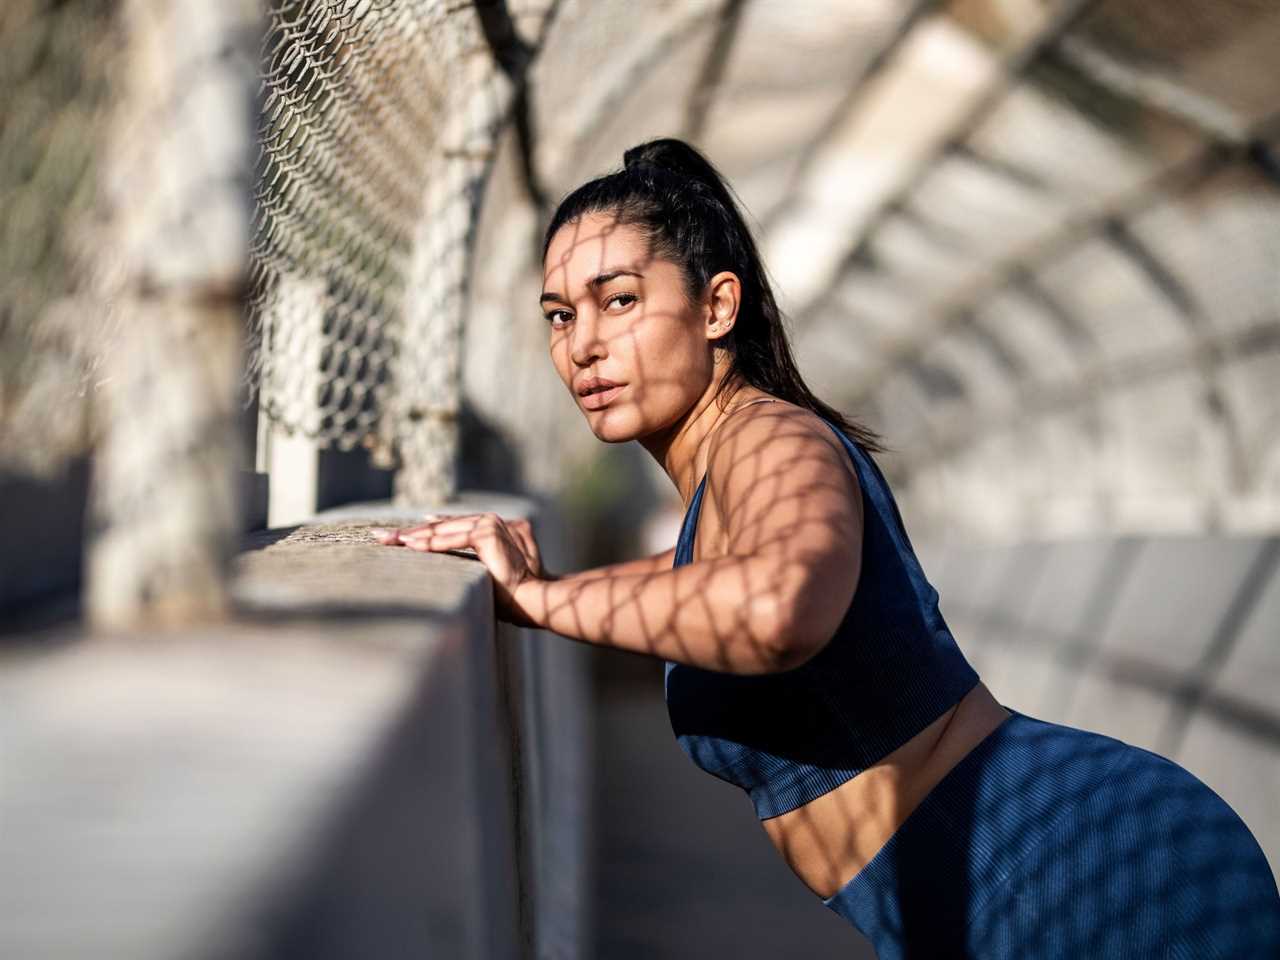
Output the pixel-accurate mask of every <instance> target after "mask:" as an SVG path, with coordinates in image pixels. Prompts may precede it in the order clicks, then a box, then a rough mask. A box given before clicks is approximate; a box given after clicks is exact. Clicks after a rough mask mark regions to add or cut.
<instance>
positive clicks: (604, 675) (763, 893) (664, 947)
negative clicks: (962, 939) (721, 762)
mask: <svg viewBox="0 0 1280 960" xmlns="http://www.w3.org/2000/svg"><path fill="white" fill-rule="evenodd" d="M595 657H596V661H595V663H594V667H595V679H596V704H597V711H598V715H597V727H596V733H595V743H596V758H595V771H596V787H595V790H596V794H595V808H594V810H595V818H596V823H597V831H598V832H597V836H596V843H595V850H594V857H593V863H592V865H593V867H594V880H593V882H594V885H595V889H596V892H597V900H596V903H595V929H596V938H595V939H596V942H595V948H594V949H593V950H592V951H590V956H593V957H600V958H605V960H633V958H635V960H639V958H645V960H651V958H673V960H675V958H695V957H696V958H700V960H705V958H717V960H718V958H734V960H754V958H766V957H767V958H786V957H807V958H812V957H841V958H849V960H859V958H874V957H875V953H874V951H872V949H871V946H870V944H869V943H868V942H867V941H866V940H865V939H864V938H863V937H862V936H861V935H860V934H859V933H858V932H857V931H856V930H855V929H854V928H853V927H852V926H850V925H849V924H848V923H847V922H846V921H845V920H843V919H841V918H840V917H838V916H837V915H836V914H834V913H832V912H831V911H830V910H828V909H827V908H826V907H824V906H823V905H822V901H821V900H820V899H818V898H817V897H816V896H815V895H814V894H812V893H811V892H810V891H809V890H808V888H806V887H805V886H804V885H803V884H802V883H801V882H800V880H799V879H798V878H797V877H796V876H795V875H794V874H793V873H792V872H791V871H790V870H789V869H788V867H787V865H786V864H785V863H784V862H783V860H782V858H781V857H780V856H779V855H778V853H777V851H776V850H774V848H773V845H772V844H771V843H770V842H769V840H768V837H767V836H766V835H765V833H764V831H763V830H761V829H760V826H759V821H757V820H756V817H755V813H754V811H753V809H752V807H751V804H750V802H749V801H748V799H747V796H746V794H745V793H743V792H742V791H741V790H739V789H738V788H737V787H734V786H732V785H730V784H727V783H724V782H722V781H720V780H717V779H715V778H714V777H711V776H708V775H707V774H705V773H703V772H702V771H701V770H699V769H698V768H696V767H695V766H694V765H693V764H692V763H691V762H690V761H689V759H688V758H687V757H686V756H685V755H684V753H683V752H682V751H681V749H680V747H679V745H678V744H677V743H676V741H675V738H674V737H673V736H672V733H671V725H670V723H669V722H668V720H667V712H666V705H665V704H664V703H663V699H662V664H661V662H660V661H657V660H653V659H651V658H646V657H639V656H633V655H630V654H625V653H618V652H616V651H597V652H595Z"/></svg>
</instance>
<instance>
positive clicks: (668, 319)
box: [383, 140, 1280, 960]
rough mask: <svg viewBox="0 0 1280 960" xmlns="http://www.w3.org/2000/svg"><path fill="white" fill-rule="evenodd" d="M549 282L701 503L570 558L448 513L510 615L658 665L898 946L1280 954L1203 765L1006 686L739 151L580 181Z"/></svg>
mask: <svg viewBox="0 0 1280 960" xmlns="http://www.w3.org/2000/svg"><path fill="white" fill-rule="evenodd" d="M543 252H544V256H543V287H542V294H541V304H542V309H543V314H544V316H545V322H546V325H547V330H548V338H549V343H550V352H551V359H552V362H553V363H554V364H555V368H556V371H557V372H558V373H559V375H560V378H561V379H562V380H563V381H564V384H565V386H566V388H568V390H569V392H570V394H571V395H572V396H573V398H574V401H575V402H576V403H577V405H578V407H579V409H580V410H581V411H582V414H583V416H584V417H585V418H586V420H587V424H588V426H589V427H590V428H591V430H592V432H593V433H594V434H595V435H596V436H597V437H598V438H599V439H601V440H603V441H605V442H607V443H620V442H623V441H627V440H637V441H639V442H640V443H641V444H642V445H643V446H644V448H645V449H646V450H648V452H649V453H650V454H652V455H653V457H654V459H655V460H657V462H658V463H659V464H660V465H661V466H662V468H663V469H664V470H665V471H666V473H667V475H668V476H669V477H670V478H671V482H672V483H673V484H675V487H676V489H677V490H678V491H679V493H680V497H681V499H682V500H683V501H684V503H685V505H686V514H685V519H684V525H683V528H682V530H681V532H680V536H679V539H678V542H677V544H676V546H675V548H674V549H673V550H668V551H666V552H664V553H661V554H658V555H657V556H653V557H647V558H644V559H639V560H634V561H630V562H626V563H619V564H615V565H612V566H606V567H601V568H598V569H593V570H588V571H585V572H583V573H577V574H572V575H568V576H552V575H550V574H548V573H546V572H545V571H544V570H543V569H542V564H541V561H540V559H539V554H538V547H537V544H536V542H535V541H534V538H533V535H532V532H531V530H530V527H529V525H528V524H527V523H525V522H523V521H508V520H504V519H502V518H500V517H497V516H494V515H471V516H452V517H436V518H430V519H429V520H428V522H425V523H423V524H421V525H419V526H415V527H412V528H406V529H401V530H398V531H392V532H389V533H387V534H386V535H385V536H384V537H383V541H384V542H386V543H388V544H401V545H404V546H408V547H411V548H413V549H417V550H424V551H425V550H433V551H434V550H453V549H457V548H462V547H471V548H474V549H475V551H476V552H477V554H478V555H479V557H480V559H481V560H482V561H483V562H484V564H485V566H486V567H487V568H488V570H489V572H490V573H491V574H492V576H493V580H494V587H495V594H496V598H497V604H498V607H499V612H500V614H501V615H502V616H503V617H504V618H506V619H509V620H511V621H513V622H515V623H519V624H524V625H529V626H534V627H541V628H545V629H547V630H551V631H554V632H556V633H559V634H561V635H563V636H566V637H570V638H573V639H576V640H580V641H584V642H587V643H593V644H599V645H602V646H608V647H615V648H618V649H621V650H629V651H633V652H640V653H645V654H649V655H651V656H654V657H660V658H662V659H663V660H664V661H666V680H665V695H666V700H667V705H668V710H669V713H670V717H671V722H672V727H673V730H674V731H675V734H676V737H677V739H678V741H679V742H680V744H681V746H682V747H683V748H684V750H685V751H686V752H687V753H688V754H689V756H690V757H691V758H692V760H693V761H694V762H695V763H696V764H697V765H699V766H700V767H702V768H703V769H705V770H707V771H708V772H710V773H711V774H713V775H715V776H717V777H720V778H722V779H724V780H727V781H729V782H730V783H733V784H736V785H737V786H739V787H741V788H742V789H743V790H745V791H746V792H747V795H748V796H749V798H750V800H751V802H752V804H753V806H754V808H755V811H756V813H757V815H758V817H759V819H760V821H761V825H762V826H763V827H764V829H765V831H766V833H767V834H768V835H769V838H770V839H771V840H772V841H773V843H774V845H775V846H776V847H777V849H778V852H779V853H780V854H781V855H782V858H783V859H784V860H785V861H786V862H787V864H788V865H789V866H790V867H791V869H792V870H794V871H795V873H796V874H797V875H798V876H799V878H800V879H801V880H802V881H803V882H804V883H805V884H806V885H807V886H808V887H809V888H810V889H811V890H812V891H813V892H814V893H815V894H816V895H817V896H818V897H820V898H822V900H823V902H824V904H826V905H827V906H828V907H830V908H831V909H832V910H834V911H836V912H837V913H839V914H840V915H841V916H843V917H845V918H846V919H848V920H849V921H850V922H851V923H853V924H854V925H855V926H856V927H857V928H858V929H859V930H861V931H862V932H863V933H864V934H865V935H866V936H867V937H869V938H870V939H871V941H872V942H873V943H874V945H875V947H876V949H877V950H878V952H879V955H880V956H881V957H882V958H883V960H891V958H899V957H908V956H910V957H962V956H963V957H996V958H1021V960H1028V958H1048V957H1063V958H1067V957H1070V958H1073V960H1074V958H1087V957H1125V958H1126V960H1131V958H1138V957H1187V958H1191V957H1195V958H1204V957H1251V958H1252V957H1280V897H1278V896H1277V892H1276V885H1275V880H1274V878H1273V877H1272V874H1271V872H1270V870H1269V868H1268V865H1267V863H1266V860H1265V858H1264V856H1263V854H1262V852H1261V850H1260V849H1259V847H1258V844H1257V842H1256V841H1255V840H1254V838H1253V836H1252V835H1251V834H1250V833H1249V831H1248V829H1247V828H1246V827H1245V825H1244V824H1243V823H1242V822H1241V821H1240V819H1239V818H1238V817H1237V816H1236V814H1235V813H1234V812H1233V811H1232V810H1231V809H1230V807H1228V806H1227V804H1226V803H1225V802H1223V801H1222V800H1221V799H1220V798H1219V797H1218V796H1217V795H1216V794H1214V793H1213V792H1212V791H1211V790H1209V788H1208V787H1206V786H1205V785H1204V784H1202V783H1201V782H1200V781H1199V780H1197V779H1196V778H1195V777H1193V776H1192V775H1191V774H1189V773H1187V772H1186V771H1185V770H1183V769H1182V768H1180V767H1178V766H1177V765H1175V764H1173V763H1171V762H1170V761H1168V760H1166V759H1164V758H1162V757H1159V756H1157V755H1155V754H1152V753H1150V752H1148V751H1145V750H1141V749H1139V748H1136V747H1133V746H1130V745H1127V744H1125V743H1122V742H1120V741H1118V740H1114V739H1111V738H1108V737H1104V736H1100V735H1098V734H1094V733H1087V732H1084V731H1081V730H1076V729H1073V728H1070V727H1065V726H1060V725H1056V724H1052V723H1047V722H1043V721H1040V720H1036V719H1033V718H1031V717H1028V716H1025V715H1022V714H1020V713H1017V712H1016V711H1011V710H1009V709H1006V708H1005V707H1003V706H1001V704H1000V703H999V702H998V701H997V700H996V698H995V697H994V696H993V695H992V693H991V691H989V690H988V689H987V687H986V686H985V685H984V684H983V683H982V682H981V680H979V679H978V676H977V674H976V673H975V672H974V671H973V669H972V668H971V667H970V665H969V664H968V663H967V662H966V660H965V658H964V657H963V655H962V654H961V652H960V650H959V649H958V647H957V645H956V642H955V640H954V639H953V637H952V635H951V633H950V631H949V630H948V629H947V625H946V623H945V622H944V621H943V618H942V616H941V614H940V613H939V611H938V594H937V592H936V591H935V590H934V589H933V588H932V587H931V586H930V585H929V582H928V580H927V579H926V578H925V575H924V573H923V571H922V570H921V568H920V565H919V563H918V562H917V559H916V557H915V554H914V552H913V550H912V548H911V544H910V541H909V540H908V538H907V533H906V530H905V529H904V528H903V524H902V520H901V517H900V516H899V513H898V510H897V507H896V505H895V503H894V500H893V496H892V494H891V492H890V490H889V487H888V486H887V484H886V482H885V479H884V476H883V475H882V474H881V472H880V470H879V468H878V467H877V465H876V463H875V461H874V460H873V459H872V456H871V455H872V453H874V452H877V451H881V450H883V447H882V446H881V445H880V444H879V443H878V442H877V438H876V437H875V436H874V435H873V434H872V433H871V432H870V431H868V430H867V429H865V428H864V427H861V426H859V425H858V424H856V423H853V422H851V421H849V420H848V419H846V418H844V417H843V416H841V415H840V414H839V413H837V412H836V411H835V410H833V409H831V408H830V407H828V406H826V405H825V404H823V403H822V402H821V401H819V400H818V399H817V398H816V397H814V396H813V394H812V393H810V392H809V390H808V388H807V387H806V386H805V384H804V382H803V381H802V379H801V377H800V375H799V373H798V371H797V369H796V366H795V363H794V361H793V359H792V354H791V350H790V347H789V346H788V343H787V339H786V336H785V333H784V329H783V321H782V317H781V315H780V313H779V310H778V307H777V305H776V304H775V302H774V298H773V294H772V291H771V289H770V285H769V281H768V279H767V276H766V273H765V269H764V265H763V263H762V262H761V259H760V255H759V253H758V251H757V248H756V245H755V243H754V242H753V240H752V238H751V235H750V232H749V231H748V229H747V227H746V225H745V223H744V221H743V218H742V216H741V214H740V213H739V211H738V209H737V207H736V205H735V202H734V200H733V198H732V196H731V194H730V192H729V190H728V188H727V186H726V185H725V183H724V181H723V180H722V179H721V177H720V176H719V174H718V173H717V172H716V171H715V170H714V169H713V168H712V167H711V165H710V164H709V163H708V162H707V161H706V159H705V158H703V157H702V155H701V154H699V153H698V152H697V151H695V150H694V149H693V148H692V147H690V146H688V145H687V144H685V143H682V142H680V141H677V140H655V141H651V142H649V143H645V144H642V145H640V146H637V147H635V148H633V149H631V150H628V151H627V152H626V155H625V158H624V167H623V169H621V170H619V171H617V172H615V173H612V174H609V175H607V176H604V177H600V178H598V179H595V180H592V181H590V182H588V183H586V184H584V185H583V186H581V187H579V188H578V189H577V190H575V191H574V192H573V193H571V194H570V195H569V196H568V197H566V198H565V199H564V200H563V201H562V202H561V204H560V206H559V208H558V210H557V211H556V213H555V216H554V217H553V218H552V220H551V223H550V225H549V226H548V228H547V232H546V238H545V242H544V247H543Z"/></svg>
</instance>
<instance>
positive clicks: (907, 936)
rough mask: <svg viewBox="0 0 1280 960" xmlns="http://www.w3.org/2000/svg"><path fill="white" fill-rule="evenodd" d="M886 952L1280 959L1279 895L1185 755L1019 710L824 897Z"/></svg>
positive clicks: (1250, 842) (1235, 822) (1027, 958)
mask: <svg viewBox="0 0 1280 960" xmlns="http://www.w3.org/2000/svg"><path fill="white" fill-rule="evenodd" d="M823 902H824V903H825V904H826V905H827V906H828V907H830V908H831V909H832V910H834V911H835V912H836V913H838V914H840V915H841V916H842V917H844V918H846V919H847V920H849V921H850V922H851V923H853V925H854V926H856V927H857V928H858V929H859V930H861V931H862V932H863V934H865V935H866V936H867V937H868V938H869V939H870V940H871V941H872V943H873V944H874V946H875V948H876V951H877V953H878V955H879V957H880V960H905V958H930V960H933V958H938V960H942V958H952V957H966V958H974V960H979V958H982V960H986V958H991V960H1006V958H1008V960H1013V958H1017V960H1048V958H1059V957H1061V958H1071V960H1082V958H1088V960H1099V958H1106V960H1109V958H1124V960H1145V958H1148V957H1158V958H1179V960H1181V958H1187V960H1192V958H1195V960H1205V958H1211V957H1212V958H1218V957H1220V958H1233V960H1234V958H1250V960H1252V958H1258V960H1262V958H1267V960H1280V895H1277V892H1276V882H1275V878H1274V877H1273V875H1272V873H1271V870H1270V868H1269V867H1268V865H1267V861H1266V858H1265V856H1264V855H1263V853H1262V850H1261V849H1260V848H1259V846H1258V843H1257V841H1256V840H1255V839H1254V838H1253V835H1252V834H1251V833H1250V832H1249V830H1248V828H1247V827H1246V826H1245V825H1244V823H1243V822H1242V821H1241V820H1240V818H1239V817H1238V816H1237V815H1236V813H1235V811H1233V810H1232V809H1231V808H1230V807H1229V806H1228V805H1227V804H1226V802H1225V801H1223V800H1222V798H1221V797H1219V796H1218V795H1217V794H1216V793H1214V792H1213V791H1212V790H1210V789H1209V788H1208V787H1207V786H1205V785H1204V784H1203V783H1201V782H1200V781H1199V780H1197V779H1196V778H1195V777H1194V776H1192V775H1191V774H1190V773H1188V772H1187V771H1186V770H1184V769H1182V768H1181V767H1179V766H1178V765H1177V764H1175V763H1172V762H1171V761H1169V760H1166V759H1165V758H1164V757H1161V756H1159V755H1157V754H1154V753H1151V752H1150V751H1147V750H1143V749H1140V748H1138V747H1134V746H1131V745H1129V744H1126V743H1123V742H1121V741H1119V740H1115V739H1112V738H1111V737H1105V736H1102V735H1100V734H1096V733H1088V732H1085V731H1083V730H1077V729H1075V728H1072V727H1065V726H1060V725H1058V724H1053V723H1047V722H1044V721H1041V720H1036V719H1034V718H1032V717H1028V716H1025V715H1024V714H1020V713H1016V712H1014V713H1013V715H1012V716H1011V717H1010V718H1009V719H1007V720H1006V721H1005V722H1004V723H1002V724H1001V725H1000V726H999V727H998V728H997V729H996V730H995V732H994V733H992V734H991V735H990V736H988V737H987V738H986V739H985V740H983V741H982V743H980V744H979V745H978V746H977V747H976V748H975V749H974V750H973V751H972V752H970V753H969V755H968V756H966V757H965V758H964V759H963V760H961V761H960V763H959V764H957V765H956V767H955V768H954V769H952V770H951V771H950V772H949V773H948V774H947V775H946V777H944V778H943V780H942V781H941V782H940V783H939V784H938V786H936V787H935V788H934V789H933V790H932V791H931V792H930V793H929V795H928V796H927V797H926V798H925V799H924V801H923V802H922V803H921V804H920V806H919V807H917V808H916V809H915V810H914V811H912V813H911V814H910V815H909V816H908V818H907V819H906V821H905V822H904V823H903V825H902V826H901V827H900V828H899V829H898V831H897V832H896V833H895V834H894V835H893V837H892V838H891V839H890V840H889V842H888V843H887V844H885V846H884V847H883V848H882V849H881V850H880V851H879V852H878V853H877V854H876V856H875V857H874V858H873V859H872V860H871V862H870V863H869V864H867V866H866V867H865V868H863V869H862V870H861V871H860V872H859V873H858V874H857V876H855V877H854V878H853V879H852V880H851V881H849V883H848V884H846V885H845V886H844V887H843V888H842V889H841V890H839V891H838V892H837V893H836V894H835V895H834V896H832V897H830V898H828V899H826V900H824V901H823Z"/></svg>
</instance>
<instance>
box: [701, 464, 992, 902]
mask: <svg viewBox="0 0 1280 960" xmlns="http://www.w3.org/2000/svg"><path fill="white" fill-rule="evenodd" d="M832 442H837V441H835V440H834V439H833V440H832ZM841 455H842V459H844V460H845V461H848V457H847V456H845V455H844V451H843V449H841ZM846 467H847V469H848V470H849V472H850V474H852V475H853V477H854V479H855V482H856V480H857V472H856V470H855V469H854V466H853V464H852V463H851V462H846ZM713 498H714V492H713V491H712V489H711V488H710V487H708V488H707V490H706V492H705V494H704V500H703V506H702V510H701V511H700V512H699V515H698V518H697V532H696V535H695V537H694V545H693V546H694V549H693V559H694V560H695V561H697V560H706V559H711V558H713V557H718V556H723V555H724V553H725V552H726V549H727V542H728V537H727V532H726V531H725V530H724V529H723V528H722V526H721V524H720V511H719V510H718V509H717V508H716V504H715V502H714V499H713ZM1008 716H1009V712H1008V711H1007V710H1005V709H1004V707H1002V706H1000V704H999V703H998V702H997V701H996V699H995V697H993V696H992V695H991V692H990V691H989V690H988V689H987V688H986V686H985V685H984V684H982V683H979V684H978V685H977V686H976V687H974V688H973V689H972V690H971V691H970V692H969V693H968V694H967V695H966V696H965V697H963V698H962V699H961V700H960V702H959V703H957V704H956V705H955V706H953V707H951V708H950V709H949V710H947V711H946V712H945V713H944V714H943V715H942V716H940V717H939V718H938V719H937V720H935V721H934V722H933V723H931V724H930V725H929V726H927V727H925V729H923V730H921V731H920V732H919V733H918V734H916V735H915V736H914V737H912V738H911V739H910V740H908V741H907V742H906V743H904V744H903V745H902V746H901V747H899V748H898V749H897V750H895V751H893V752H892V753H891V754H889V755H888V756H887V757H885V758H884V759H883V760H881V761H880V762H879V763H877V764H875V765H874V766H872V767H870V768H868V769H866V770H864V771H863V772H862V773H860V774H858V775H857V776H856V777H853V778H852V779H851V780H846V781H845V782H844V783H843V784H841V785H840V786H839V787H837V788H836V789H834V790H831V791H828V792H827V793H824V794H823V795H822V796H820V797H817V798H815V799H813V800H811V801H810V802H808V803H806V804H803V805H802V806H799V807H797V808H795V809H794V810H790V811H788V812H787V813H784V814H781V815H780V816H776V817H770V818H769V819H766V820H761V821H760V825H761V826H762V827H764V830H765V833H766V834H768V836H769V839H770V840H771V841H772V842H773V845H774V846H775V847H776V848H777V850H778V853H779V854H780V855H781V856H782V858H783V859H784V860H785V861H786V862H787V865H788V866H790V867H791V869H792V871H793V872H794V873H795V874H796V876H798V877H799V878H800V880H801V881H802V882H803V883H804V884H805V885H806V886H807V887H808V888H809V889H810V890H812V891H813V892H814V893H815V894H817V895H818V896H820V897H823V898H827V897H830V896H831V895H833V894H834V893H835V892H836V891H838V890H839V889H840V888H841V887H843V886H844V885H845V884H846V883H848V882H849V880H851V879H852V878H853V877H854V876H855V875H856V874H857V873H858V872H859V871H860V870H861V869H862V868H863V867H864V866H866V865H867V863H868V862H869V861H870V860H871V858H872V857H874V856H875V854H876V852H877V851H878V850H879V849H880V848H881V847H882V846H884V844H885V843H886V842H887V841H888V840H889V838H890V837H892V836H893V834H894V832H895V831H896V830H897V829H898V827H899V826H901V825H902V822H903V821H904V820H905V819H906V818H907V816H908V815H909V814H910V813H911V811H912V810H914V809H915V808H916V807H917V806H918V805H919V803H920V801H921V800H923V799H924V797H925V796H926V795H927V794H928V792H929V791H930V790H931V789H933V787H934V786H936V785H937V783H938V782H939V781H940V780H941V779H942V778H943V777H944V776H945V775H946V774H947V772H948V771H950V770H951V768H952V767H954V766H955V765H956V764H957V763H959V762H960V760H961V759H962V758H963V757H964V756H965V755H966V754H967V753H968V752H969V751H970V750H972V749H973V748H974V747H975V746H977V745H978V743H979V742H981V741H982V739H983V738H985V737H986V736H987V734H989V733H991V731H993V730H994V729H995V728H996V727H998V726H999V725H1000V723H1001V722H1003V721H1004V719H1005V718H1007V717H1008Z"/></svg>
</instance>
